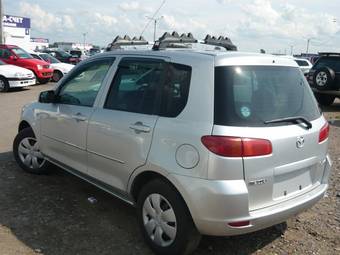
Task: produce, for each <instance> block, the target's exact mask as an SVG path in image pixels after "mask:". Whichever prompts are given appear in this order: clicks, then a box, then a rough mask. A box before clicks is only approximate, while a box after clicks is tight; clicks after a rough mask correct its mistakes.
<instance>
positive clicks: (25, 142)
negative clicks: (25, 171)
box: [18, 137, 45, 169]
mask: <svg viewBox="0 0 340 255" xmlns="http://www.w3.org/2000/svg"><path fill="white" fill-rule="evenodd" d="M18 154H19V157H20V160H21V161H22V163H24V165H25V166H27V167H29V168H31V169H38V168H40V167H42V165H43V164H44V163H45V159H44V157H43V155H42V154H41V152H40V149H39V144H38V142H37V140H36V139H35V138H33V137H26V138H24V139H22V141H21V142H20V144H19V147H18Z"/></svg>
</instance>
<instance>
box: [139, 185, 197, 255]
mask: <svg viewBox="0 0 340 255" xmlns="http://www.w3.org/2000/svg"><path fill="white" fill-rule="evenodd" d="M137 213H138V223H139V226H140V228H141V231H142V234H143V237H144V239H145V241H146V242H147V244H148V245H149V246H150V248H151V249H152V250H153V251H154V252H155V253H156V254H165V255H167V254H169V255H170V254H190V253H191V252H192V251H194V250H195V249H196V247H197V246H198V244H199V242H200V239H201V235H200V233H199V232H198V231H197V229H196V227H195V225H194V223H193V220H192V218H191V215H190V212H189V210H188V208H187V206H186V204H185V202H184V201H183V199H182V197H181V196H180V195H179V193H178V192H177V191H176V190H175V189H174V188H173V187H172V186H171V185H170V184H169V183H167V182H166V181H163V180H161V179H156V180H153V181H151V182H149V183H147V184H146V185H145V186H144V187H143V188H142V191H141V192H140V195H139V197H138V200H137Z"/></svg>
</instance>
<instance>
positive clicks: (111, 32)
mask: <svg viewBox="0 0 340 255" xmlns="http://www.w3.org/2000/svg"><path fill="white" fill-rule="evenodd" d="M163 1H164V0H144V1H137V0H132V1H131V0H127V1H123V0H96V1H93V0H91V1H90V0H57V1H56V0H40V1H39V0H3V5H4V13H5V14H10V15H18V16H24V17H29V18H31V36H32V37H43V38H48V39H49V40H50V42H55V41H71V42H83V33H87V34H86V42H90V43H94V44H96V45H100V46H106V45H107V44H108V43H110V42H111V41H112V40H113V38H114V37H115V36H116V35H125V34H128V35H129V36H130V37H132V36H135V35H137V36H139V35H140V34H141V33H142V31H143V29H144V27H145V25H146V24H147V22H149V20H148V19H147V18H146V16H152V15H153V14H154V12H155V11H156V10H157V9H158V7H159V6H160V5H161V4H162V2H163ZM339 10H340V0H327V1H326V0H286V1H281V0H272V1H270V0H252V1H251V0H210V1H208V0H206V1H204V0H185V1H184V0H166V1H165V4H164V5H163V6H162V8H161V9H160V10H159V12H158V13H157V15H156V17H162V18H161V19H160V20H159V22H158V25H157V37H159V36H161V35H162V34H163V33H164V32H165V31H177V32H178V33H180V34H181V33H188V32H192V33H193V34H194V36H195V37H196V38H197V39H203V38H204V37H205V35H206V34H211V35H215V36H219V35H223V36H227V37H229V38H231V40H232V41H233V43H234V44H235V45H237V46H238V48H239V50H242V51H255V52H258V51H259V50H260V49H264V50H266V52H270V53H287V54H290V52H291V50H293V53H300V52H305V51H306V47H307V46H306V45H307V40H308V39H310V46H309V51H310V52H319V51H338V52H340V11H339ZM143 36H144V37H145V38H146V39H147V40H149V41H152V40H153V23H151V24H150V25H149V26H148V27H147V28H146V30H145V32H144V33H143Z"/></svg>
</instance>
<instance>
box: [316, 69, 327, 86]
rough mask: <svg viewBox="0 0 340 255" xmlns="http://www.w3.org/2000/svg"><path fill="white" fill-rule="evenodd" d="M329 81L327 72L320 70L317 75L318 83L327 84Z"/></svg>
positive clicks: (320, 84)
mask: <svg viewBox="0 0 340 255" xmlns="http://www.w3.org/2000/svg"><path fill="white" fill-rule="evenodd" d="M326 83H327V74H326V73H325V72H320V73H318V74H317V76H316V84H317V85H319V86H325V85H326Z"/></svg>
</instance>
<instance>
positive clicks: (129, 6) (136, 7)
mask: <svg viewBox="0 0 340 255" xmlns="http://www.w3.org/2000/svg"><path fill="white" fill-rule="evenodd" d="M118 7H119V8H120V9H121V10H122V11H125V12H129V11H142V12H151V11H152V8H150V7H147V6H144V4H143V5H140V4H139V3H138V2H137V1H132V2H123V3H121V4H119V5H118Z"/></svg>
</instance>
